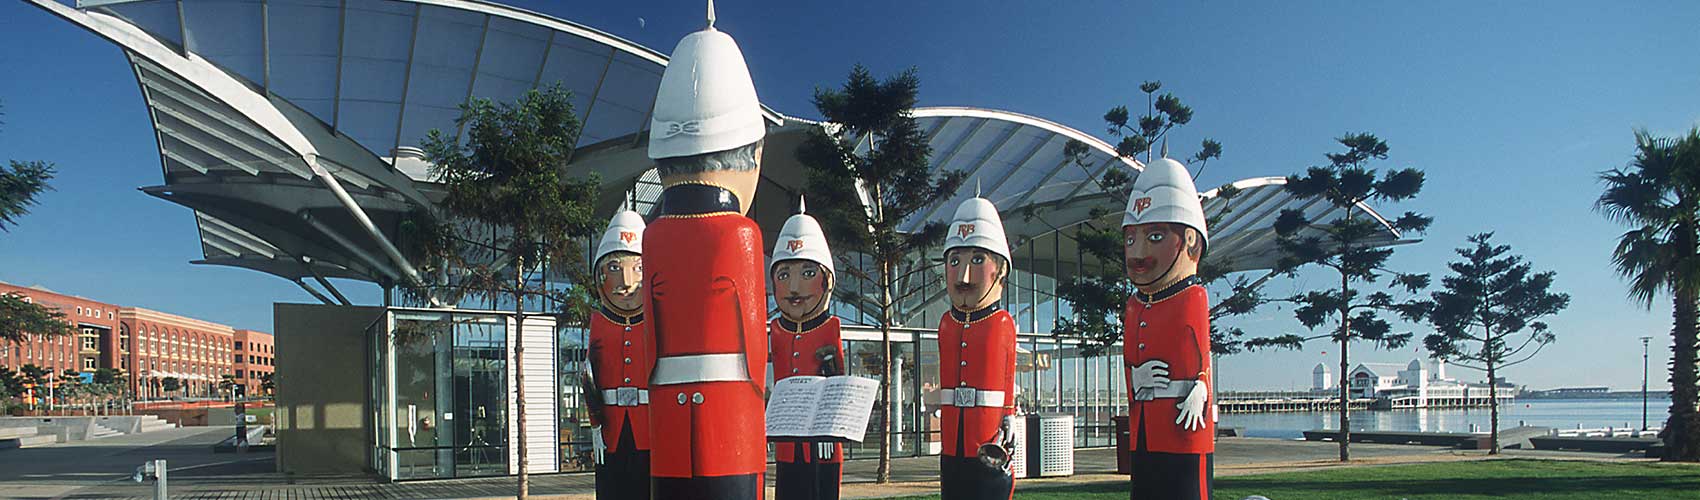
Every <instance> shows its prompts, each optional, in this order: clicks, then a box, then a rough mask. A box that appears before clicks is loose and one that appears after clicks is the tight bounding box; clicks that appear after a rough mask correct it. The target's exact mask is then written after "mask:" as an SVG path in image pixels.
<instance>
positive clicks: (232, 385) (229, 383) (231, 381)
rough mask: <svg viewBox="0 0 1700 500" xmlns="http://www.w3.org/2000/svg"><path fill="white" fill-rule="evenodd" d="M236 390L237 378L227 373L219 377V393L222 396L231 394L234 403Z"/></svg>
mask: <svg viewBox="0 0 1700 500" xmlns="http://www.w3.org/2000/svg"><path fill="white" fill-rule="evenodd" d="M235 390H236V376H235V375H231V374H228V373H226V374H224V375H221V376H219V378H218V392H219V394H220V395H224V394H229V395H230V399H231V400H232V401H234V400H236V393H235V392H234V391H235Z"/></svg>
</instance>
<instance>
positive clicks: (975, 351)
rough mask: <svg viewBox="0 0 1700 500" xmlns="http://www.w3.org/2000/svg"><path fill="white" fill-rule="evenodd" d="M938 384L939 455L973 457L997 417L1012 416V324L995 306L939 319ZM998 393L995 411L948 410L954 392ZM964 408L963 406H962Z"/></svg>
mask: <svg viewBox="0 0 1700 500" xmlns="http://www.w3.org/2000/svg"><path fill="white" fill-rule="evenodd" d="M939 383H940V384H941V387H940V388H941V389H942V391H943V392H942V393H941V394H940V395H939V397H940V403H941V404H943V406H942V409H943V411H942V412H941V418H940V420H942V421H943V424H944V441H943V445H944V454H945V456H951V457H974V456H978V451H979V447H980V445H982V444H986V443H990V442H992V441H993V439H995V438H996V437H997V434H998V428H999V427H1001V426H1002V425H1003V418H1004V417H1006V416H1009V415H1014V414H1015V319H1014V318H1012V317H1010V315H1009V312H1008V311H1004V310H1002V309H999V308H998V307H997V306H996V305H993V306H991V307H987V308H985V309H981V310H979V311H975V312H973V313H961V312H958V311H956V310H954V309H952V310H951V311H950V312H947V313H945V315H944V317H943V318H940V319H939ZM958 388H973V389H976V390H977V391H1001V392H1002V393H1003V394H1002V398H1003V402H1002V404H999V405H996V406H982V405H976V406H973V407H965V408H958V407H956V406H953V405H952V403H953V402H954V401H955V396H956V393H955V389H958ZM965 406H966V405H965Z"/></svg>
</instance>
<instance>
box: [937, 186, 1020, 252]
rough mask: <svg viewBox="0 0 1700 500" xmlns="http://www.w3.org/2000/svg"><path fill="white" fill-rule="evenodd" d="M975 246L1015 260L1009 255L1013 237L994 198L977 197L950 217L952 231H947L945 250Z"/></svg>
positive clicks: (959, 207) (962, 205)
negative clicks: (1005, 231)
mask: <svg viewBox="0 0 1700 500" xmlns="http://www.w3.org/2000/svg"><path fill="white" fill-rule="evenodd" d="M959 247H974V248H980V249H984V250H986V251H988V252H991V253H993V254H997V255H998V256H1000V257H1003V260H1004V263H1005V264H1012V263H1014V261H1013V260H1011V259H1010V257H1009V237H1008V236H1006V235H1004V232H1003V218H1002V217H1000V216H998V208H997V207H996V206H993V205H992V201H991V200H988V199H985V198H981V197H978V196H976V197H974V198H970V199H968V200H967V201H964V202H962V204H961V205H958V206H957V207H956V215H954V216H952V217H951V218H950V229H949V232H947V233H945V235H944V251H945V252H947V253H948V252H950V250H951V249H953V248H959Z"/></svg>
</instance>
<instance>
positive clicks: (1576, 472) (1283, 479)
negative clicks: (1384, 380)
mask: <svg viewBox="0 0 1700 500" xmlns="http://www.w3.org/2000/svg"><path fill="white" fill-rule="evenodd" d="M1251 495H1263V496H1266V497H1269V498H1270V500H1325V499H1326V500H1370V499H1388V500H1418V499H1426V500H1440V499H1446V500H1458V499H1487V498H1512V499H1518V498H1522V499H1536V498H1538V499H1578V500H1580V499H1589V500H1598V499H1636V500H1642V499H1655V498H1657V499H1664V498H1695V499H1700V466H1695V465H1682V464H1658V463H1634V464H1624V463H1599V462H1566V461H1551V460H1525V459H1516V460H1494V461H1484V462H1450V463H1439V464H1422V465H1395V466H1385V467H1355V468H1344V469H1334V470H1326V471H1315V472H1289V473H1281V474H1265V475H1256V476H1239V477H1227V478H1217V480H1216V499H1217V500H1240V499H1242V498H1245V497H1247V496H1251ZM1015 496H1016V498H1020V499H1022V500H1108V499H1118V500H1119V499H1126V498H1127V485H1125V484H1098V485H1092V486H1081V487H1075V488H1058V489H1042V490H1033V491H1017V492H1016V495H1015ZM913 498H914V500H921V499H928V498H938V497H937V496H931V497H913Z"/></svg>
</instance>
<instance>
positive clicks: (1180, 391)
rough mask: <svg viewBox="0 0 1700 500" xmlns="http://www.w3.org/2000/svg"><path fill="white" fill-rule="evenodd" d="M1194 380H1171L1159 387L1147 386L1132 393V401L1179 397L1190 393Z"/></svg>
mask: <svg viewBox="0 0 1700 500" xmlns="http://www.w3.org/2000/svg"><path fill="white" fill-rule="evenodd" d="M1197 383H1198V381H1196V380H1171V381H1169V386H1168V387H1164V388H1161V389H1158V388H1155V387H1147V388H1144V389H1140V390H1138V391H1137V392H1134V393H1133V400H1134V401H1150V400H1153V399H1180V398H1184V397H1187V396H1188V395H1190V394H1192V386H1193V385H1195V384H1197Z"/></svg>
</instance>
